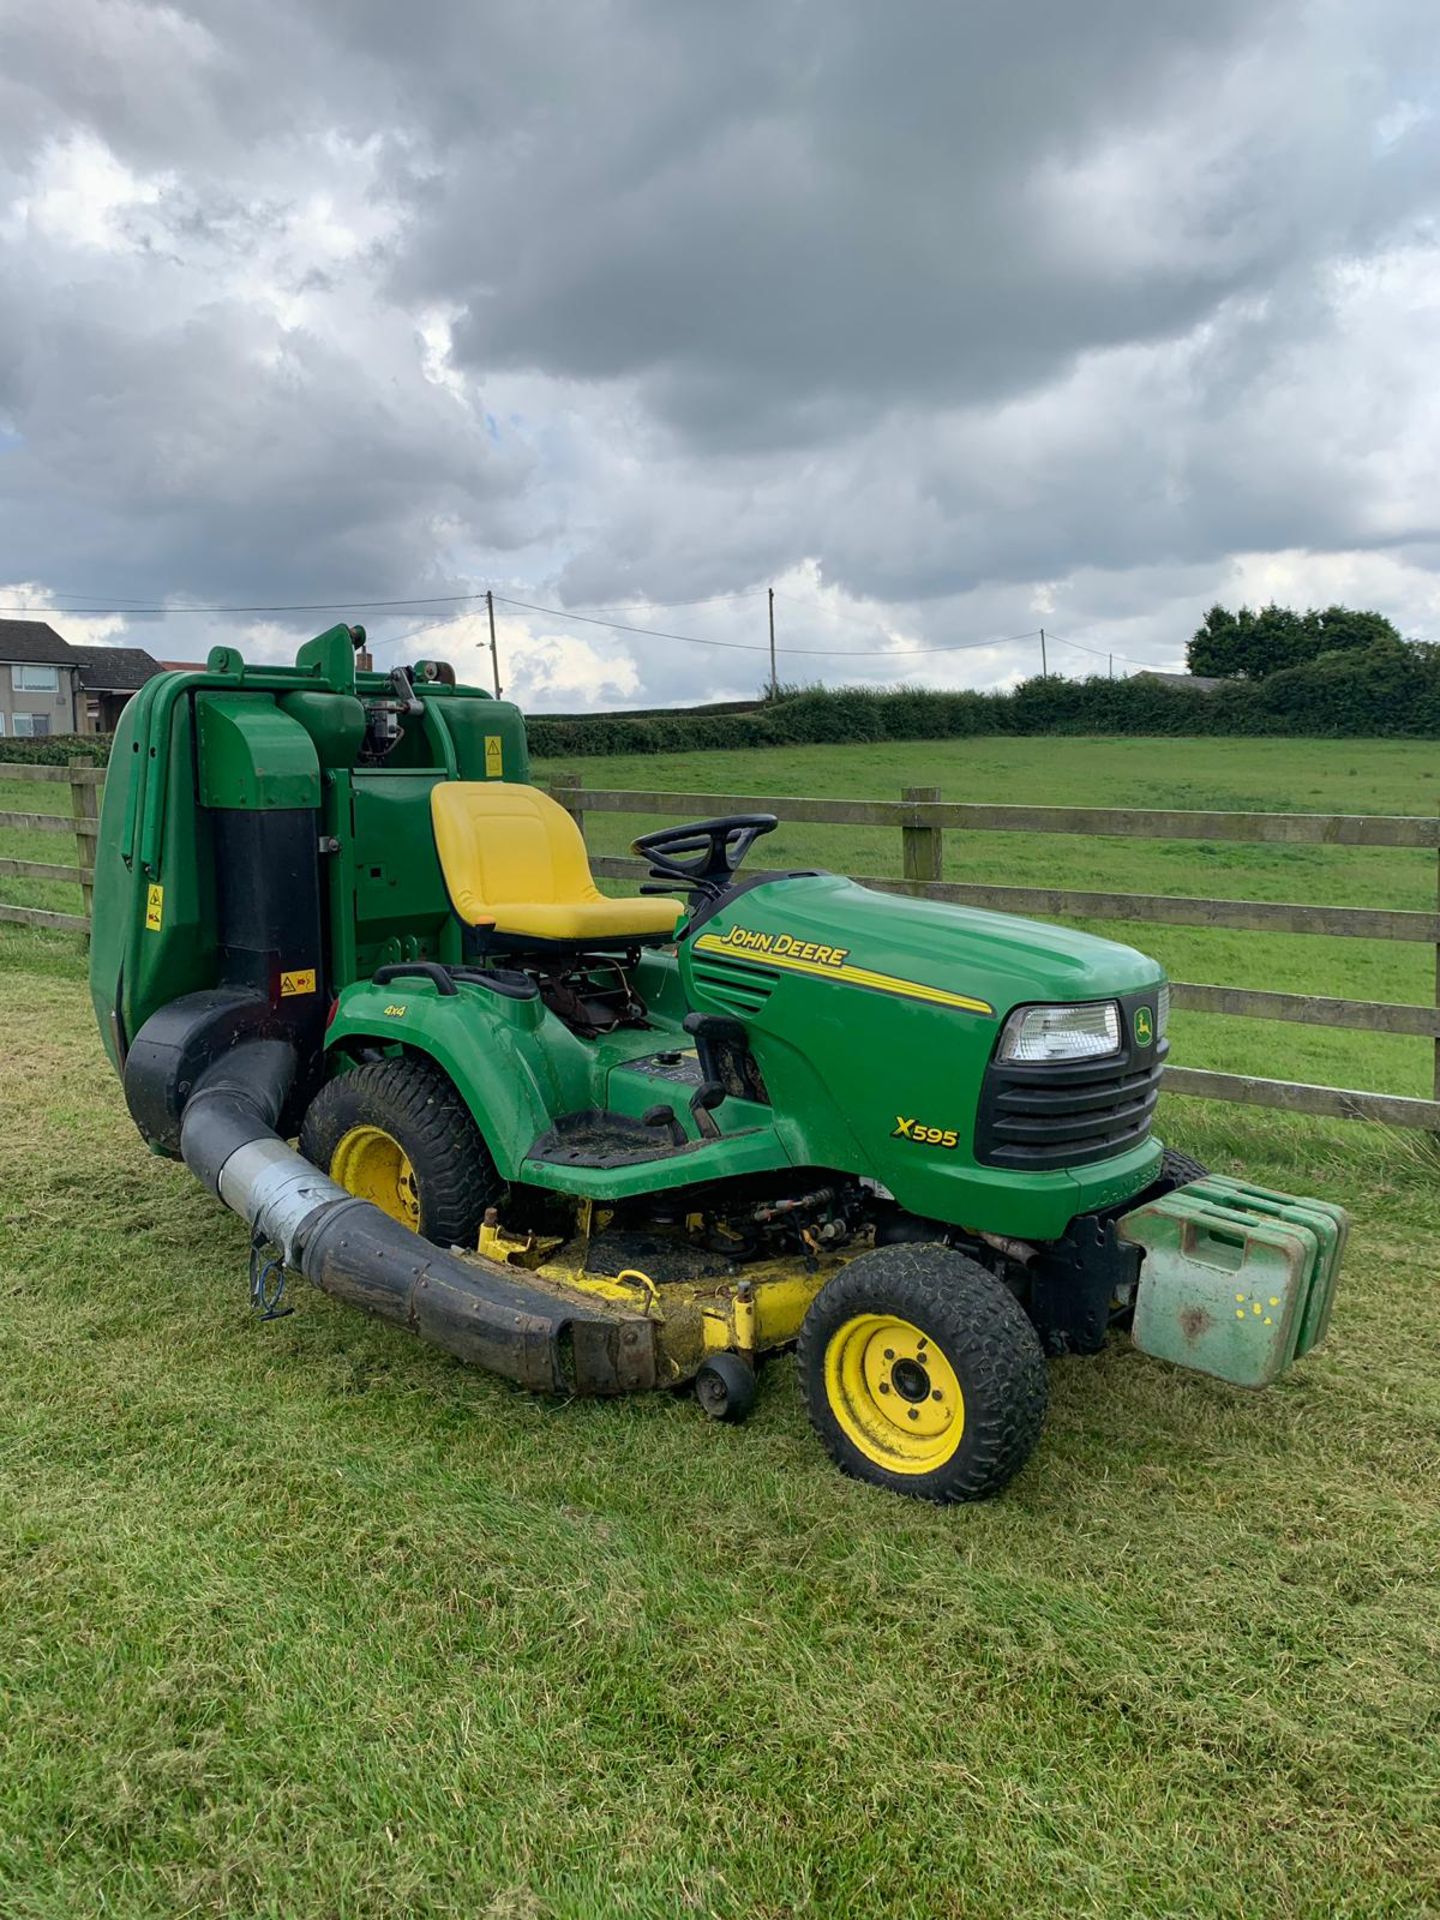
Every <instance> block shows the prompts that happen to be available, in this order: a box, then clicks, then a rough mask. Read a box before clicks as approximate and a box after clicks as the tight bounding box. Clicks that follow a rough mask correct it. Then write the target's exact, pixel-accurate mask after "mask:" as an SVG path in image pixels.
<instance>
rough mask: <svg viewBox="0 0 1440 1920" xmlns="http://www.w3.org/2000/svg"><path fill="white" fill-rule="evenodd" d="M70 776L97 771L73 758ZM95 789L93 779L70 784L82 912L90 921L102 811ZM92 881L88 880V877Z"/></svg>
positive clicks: (71, 812) (85, 761) (74, 781)
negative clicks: (97, 840)
mask: <svg viewBox="0 0 1440 1920" xmlns="http://www.w3.org/2000/svg"><path fill="white" fill-rule="evenodd" d="M69 765H70V771H71V773H72V774H73V773H75V772H76V771H77V770H83V771H84V772H86V773H90V774H93V773H94V771H95V769H94V767H93V765H92V764H91V763H90V761H88V760H81V759H79V758H75V759H72V760H71V761H70V763H69ZM95 795H96V787H95V783H94V781H93V779H92V780H74V779H72V780H71V782H70V815H71V818H72V819H73V820H74V822H75V851H76V854H77V856H78V859H79V865H80V867H81V870H82V876H81V880H80V911H81V912H82V913H83V914H84V916H85V918H86V919H87V920H88V919H89V918H90V915H91V911H92V909H93V907H94V903H95V886H94V877H95V841H96V838H97V836H98V834H99V831H100V829H99V825H98V821H99V817H100V811H99V807H98V805H97V804H96V798H95ZM87 874H88V875H89V878H88V879H87V878H85V877H84V876H85V875H87Z"/></svg>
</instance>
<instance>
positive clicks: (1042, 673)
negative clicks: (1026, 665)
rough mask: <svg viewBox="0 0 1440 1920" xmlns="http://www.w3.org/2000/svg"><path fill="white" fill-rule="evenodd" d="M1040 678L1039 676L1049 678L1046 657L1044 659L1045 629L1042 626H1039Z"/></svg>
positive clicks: (1044, 678) (1043, 678)
mask: <svg viewBox="0 0 1440 1920" xmlns="http://www.w3.org/2000/svg"><path fill="white" fill-rule="evenodd" d="M1040 678H1041V679H1042V680H1048V679H1049V678H1050V668H1049V666H1048V665H1047V663H1046V659H1045V629H1044V627H1041V629H1040Z"/></svg>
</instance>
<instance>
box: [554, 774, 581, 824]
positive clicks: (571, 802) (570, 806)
mask: <svg viewBox="0 0 1440 1920" xmlns="http://www.w3.org/2000/svg"><path fill="white" fill-rule="evenodd" d="M579 791H580V776H579V774H578V773H556V774H552V775H551V776H550V798H551V799H552V800H558V801H559V802H560V805H561V806H562V807H564V809H565V811H566V812H567V813H568V814H569V816H570V818H571V819H572V820H573V821H574V822H575V824H576V826H577V827H578V828H579V829H580V832H581V834H582V835H583V834H584V832H585V809H584V808H583V807H582V806H581V805H580V803H579V801H578V800H577V799H576V798H575V796H576V794H577V793H579Z"/></svg>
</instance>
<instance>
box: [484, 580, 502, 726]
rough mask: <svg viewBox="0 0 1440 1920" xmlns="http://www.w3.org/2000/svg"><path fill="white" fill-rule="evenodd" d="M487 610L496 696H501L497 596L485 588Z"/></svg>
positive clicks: (497, 697)
mask: <svg viewBox="0 0 1440 1920" xmlns="http://www.w3.org/2000/svg"><path fill="white" fill-rule="evenodd" d="M485 611H486V612H487V613H488V614H489V615H490V664H491V666H492V667H493V668H494V669H495V698H496V699H497V700H498V699H499V698H500V649H499V647H497V646H496V644H495V596H494V594H493V593H492V592H491V591H490V589H489V587H487V588H486V589H485Z"/></svg>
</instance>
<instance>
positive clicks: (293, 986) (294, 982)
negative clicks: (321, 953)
mask: <svg viewBox="0 0 1440 1920" xmlns="http://www.w3.org/2000/svg"><path fill="white" fill-rule="evenodd" d="M314 991H315V969H314V967H300V968H298V969H297V970H296V971H295V972H294V973H282V974H281V976H280V998H281V999H282V1000H288V999H289V998H290V997H291V995H292V994H296V993H314Z"/></svg>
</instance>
